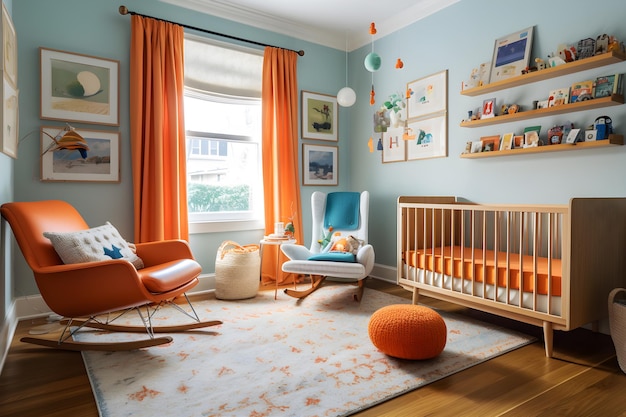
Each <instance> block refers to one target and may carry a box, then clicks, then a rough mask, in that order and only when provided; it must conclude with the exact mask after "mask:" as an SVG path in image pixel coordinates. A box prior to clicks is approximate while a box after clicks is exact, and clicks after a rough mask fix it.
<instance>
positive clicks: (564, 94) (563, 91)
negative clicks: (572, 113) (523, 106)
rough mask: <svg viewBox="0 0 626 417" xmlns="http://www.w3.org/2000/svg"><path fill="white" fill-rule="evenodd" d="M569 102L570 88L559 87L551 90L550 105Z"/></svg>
mask: <svg viewBox="0 0 626 417" xmlns="http://www.w3.org/2000/svg"><path fill="white" fill-rule="evenodd" d="M567 103H569V88H557V89H556V90H552V91H550V95H549V96H548V107H554V106H560V105H561V104H567Z"/></svg>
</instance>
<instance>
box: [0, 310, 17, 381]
mask: <svg viewBox="0 0 626 417" xmlns="http://www.w3.org/2000/svg"><path fill="white" fill-rule="evenodd" d="M17 322H18V319H17V316H16V314H15V303H13V304H12V305H11V307H10V308H9V311H8V312H7V317H6V320H5V321H4V324H3V326H2V329H1V332H2V333H1V334H0V352H2V356H1V357H0V373H1V372H2V369H4V362H5V361H6V359H7V355H8V354H9V347H10V346H11V342H12V341H13V336H14V335H15V329H16V328H17Z"/></svg>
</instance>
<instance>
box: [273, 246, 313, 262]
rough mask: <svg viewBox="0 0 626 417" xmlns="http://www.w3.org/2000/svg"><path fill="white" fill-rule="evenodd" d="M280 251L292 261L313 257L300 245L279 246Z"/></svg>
mask: <svg viewBox="0 0 626 417" xmlns="http://www.w3.org/2000/svg"><path fill="white" fill-rule="evenodd" d="M280 250H281V251H282V252H283V253H284V254H285V256H286V257H287V258H289V259H290V260H292V261H303V260H306V259H309V257H310V256H311V255H313V253H311V251H310V250H309V249H307V248H306V247H305V246H302V245H293V244H285V245H280Z"/></svg>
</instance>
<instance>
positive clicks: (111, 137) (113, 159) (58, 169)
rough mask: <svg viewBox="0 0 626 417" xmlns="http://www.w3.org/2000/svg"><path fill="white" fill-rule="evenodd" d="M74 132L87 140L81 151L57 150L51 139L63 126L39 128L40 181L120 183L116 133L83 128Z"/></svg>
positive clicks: (118, 148)
mask: <svg viewBox="0 0 626 417" xmlns="http://www.w3.org/2000/svg"><path fill="white" fill-rule="evenodd" d="M75 132H76V133H78V134H79V135H80V136H81V137H82V138H83V139H84V140H85V142H87V143H86V145H87V146H86V147H87V149H86V151H85V152H83V153H81V152H79V151H78V150H76V149H57V147H56V146H55V143H54V141H53V139H52V138H56V137H57V136H59V134H62V133H63V128H59V127H42V128H41V154H42V155H41V180H42V181H50V182H54V181H60V182H69V181H81V182H85V181H86V182H120V134H119V133H118V132H108V131H102V130H86V129H76V130H75ZM57 141H58V139H57ZM68 143H69V141H68V142H66V144H68ZM70 148H71V147H70ZM74 148H75V147H74Z"/></svg>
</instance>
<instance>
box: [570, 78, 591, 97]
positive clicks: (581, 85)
mask: <svg viewBox="0 0 626 417" xmlns="http://www.w3.org/2000/svg"><path fill="white" fill-rule="evenodd" d="M592 98H593V80H586V81H579V82H577V83H574V84H572V87H571V88H570V92H569V102H570V103H576V102H578V101H584V100H589V99H592Z"/></svg>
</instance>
